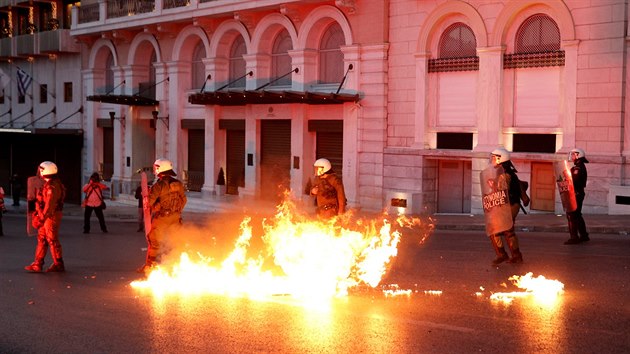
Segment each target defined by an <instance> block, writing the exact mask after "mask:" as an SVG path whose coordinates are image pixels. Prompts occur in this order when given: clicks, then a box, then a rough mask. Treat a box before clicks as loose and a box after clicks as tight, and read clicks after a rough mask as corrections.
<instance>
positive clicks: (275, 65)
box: [270, 30, 293, 86]
mask: <svg viewBox="0 0 630 354" xmlns="http://www.w3.org/2000/svg"><path fill="white" fill-rule="evenodd" d="M291 49H293V43H292V42H291V36H289V32H287V31H286V30H285V31H282V32H280V34H278V36H277V37H276V40H275V41H274V42H273V49H272V52H271V78H270V79H271V80H275V79H276V78H279V77H280V76H282V75H286V74H287V73H288V72H290V71H291V70H292V69H293V68H292V67H291V57H290V56H289V50H291ZM283 85H291V75H287V76H285V77H283V78H282V79H280V80H278V81H276V82H274V83H272V84H271V86H283Z"/></svg>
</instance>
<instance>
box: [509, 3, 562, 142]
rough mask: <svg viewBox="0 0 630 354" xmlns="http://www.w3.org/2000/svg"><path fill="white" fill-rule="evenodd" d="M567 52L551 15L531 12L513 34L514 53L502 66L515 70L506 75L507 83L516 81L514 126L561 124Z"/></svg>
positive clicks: (545, 126)
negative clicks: (562, 89) (563, 76)
mask: <svg viewBox="0 0 630 354" xmlns="http://www.w3.org/2000/svg"><path fill="white" fill-rule="evenodd" d="M564 55H565V54H564V51H563V50H561V49H560V30H559V29H558V25H556V22H555V21H554V20H553V19H552V18H551V17H549V16H548V15H545V14H541V13H539V14H535V15H532V16H530V17H528V18H526V19H525V21H523V23H522V24H521V25H520V26H519V28H518V30H517V31H516V35H515V37H514V54H506V55H504V58H503V68H504V69H506V70H510V69H514V70H513V71H511V74H510V73H507V74H506V75H505V76H504V77H505V82H507V83H508V84H509V83H510V80H512V81H513V83H511V85H513V87H514V88H513V92H514V97H513V100H514V108H513V111H514V113H513V123H512V124H513V125H514V126H515V127H528V128H529V127H534V128H556V127H558V126H560V125H561V121H560V117H561V116H562V113H561V110H560V102H561V100H562V99H561V97H562V93H561V92H562V91H561V87H562V85H561V77H562V74H561V67H562V66H564ZM534 144H536V143H534Z"/></svg>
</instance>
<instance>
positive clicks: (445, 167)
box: [438, 160, 472, 213]
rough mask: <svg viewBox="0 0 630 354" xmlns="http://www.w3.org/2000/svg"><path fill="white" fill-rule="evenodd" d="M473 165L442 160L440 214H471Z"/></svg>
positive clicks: (439, 183) (440, 166)
mask: <svg viewBox="0 0 630 354" xmlns="http://www.w3.org/2000/svg"><path fill="white" fill-rule="evenodd" d="M471 174H472V163H471V162H470V161H453V160H440V162H439V164H438V212H439V213H470V193H471Z"/></svg>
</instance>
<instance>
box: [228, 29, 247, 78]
mask: <svg viewBox="0 0 630 354" xmlns="http://www.w3.org/2000/svg"><path fill="white" fill-rule="evenodd" d="M245 54H247V47H246V46H245V40H244V39H243V37H241V36H238V38H236V39H235V40H234V43H232V48H231V49H230V64H229V65H230V77H229V82H231V81H234V80H236V79H237V78H239V77H241V76H243V75H245V71H246V70H247V68H246V66H245V59H244V58H243V55H245ZM230 87H245V78H244V77H243V78H242V79H240V80H238V81H236V82H233V83H232V84H231V85H230Z"/></svg>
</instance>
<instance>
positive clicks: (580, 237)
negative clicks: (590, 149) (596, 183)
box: [564, 148, 590, 245]
mask: <svg viewBox="0 0 630 354" xmlns="http://www.w3.org/2000/svg"><path fill="white" fill-rule="evenodd" d="M569 160H571V161H573V167H571V178H572V179H573V190H574V191H575V201H576V202H577V209H575V210H574V211H572V212H569V213H567V219H568V221H569V236H570V238H569V239H568V240H567V241H565V242H564V244H565V245H575V244H578V243H582V242H588V241H590V238H589V237H588V232H586V223H585V222H584V217H583V216H582V203H584V197H585V196H586V194H585V192H584V189H585V188H586V180H587V179H588V173H587V172H586V165H585V163H588V160H587V159H586V154H585V153H584V150H582V149H579V148H575V149H573V150H571V152H569Z"/></svg>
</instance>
